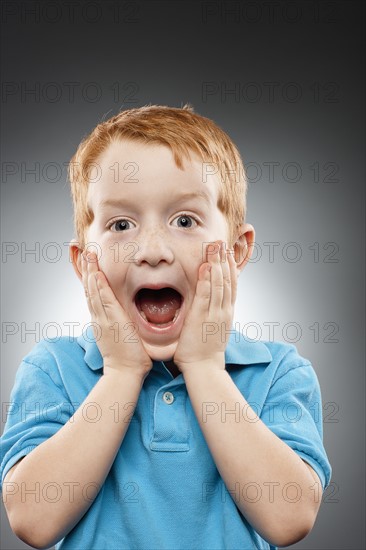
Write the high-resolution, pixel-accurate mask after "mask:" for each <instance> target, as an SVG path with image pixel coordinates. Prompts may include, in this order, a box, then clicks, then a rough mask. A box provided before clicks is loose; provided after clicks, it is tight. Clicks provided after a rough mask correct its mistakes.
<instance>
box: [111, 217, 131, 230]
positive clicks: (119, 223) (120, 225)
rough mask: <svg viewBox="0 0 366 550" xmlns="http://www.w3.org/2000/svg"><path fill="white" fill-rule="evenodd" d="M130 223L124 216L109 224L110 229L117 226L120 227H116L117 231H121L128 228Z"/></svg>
mask: <svg viewBox="0 0 366 550" xmlns="http://www.w3.org/2000/svg"><path fill="white" fill-rule="evenodd" d="M129 224H130V222H129V221H128V220H125V219H123V218H122V219H120V220H114V222H112V223H111V224H109V226H108V229H112V227H113V226H115V227H116V228H118V229H115V231H116V232H119V233H120V232H123V231H125V230H126V229H128V227H127V226H129Z"/></svg>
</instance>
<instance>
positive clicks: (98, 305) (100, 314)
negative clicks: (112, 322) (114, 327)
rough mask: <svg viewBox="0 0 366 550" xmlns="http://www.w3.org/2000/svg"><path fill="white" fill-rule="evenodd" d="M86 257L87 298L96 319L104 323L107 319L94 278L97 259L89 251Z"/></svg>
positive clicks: (96, 270)
mask: <svg viewBox="0 0 366 550" xmlns="http://www.w3.org/2000/svg"><path fill="white" fill-rule="evenodd" d="M90 254H91V256H90ZM87 258H88V260H87V263H88V289H89V299H90V302H91V305H92V308H93V311H94V315H95V319H96V321H97V322H98V323H100V324H104V323H105V322H106V321H107V320H108V319H107V316H106V313H105V310H104V307H103V303H102V300H101V297H100V293H99V288H98V286H97V280H96V278H95V275H96V273H97V272H98V267H97V261H96V258H95V256H94V255H93V254H92V253H89V256H87Z"/></svg>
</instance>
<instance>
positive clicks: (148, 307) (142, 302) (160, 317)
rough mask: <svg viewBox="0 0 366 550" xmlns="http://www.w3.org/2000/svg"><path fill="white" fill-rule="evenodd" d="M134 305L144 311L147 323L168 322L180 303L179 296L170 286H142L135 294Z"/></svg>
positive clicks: (172, 317) (171, 319)
mask: <svg viewBox="0 0 366 550" xmlns="http://www.w3.org/2000/svg"><path fill="white" fill-rule="evenodd" d="M136 305H137V307H138V308H139V309H140V310H141V311H143V312H144V313H145V315H146V319H147V320H148V321H149V323H155V324H163V323H169V322H170V321H173V319H174V315H175V312H176V311H177V309H178V308H179V307H180V305H181V296H180V294H179V293H178V292H177V291H176V290H173V289H172V288H161V289H159V290H151V289H148V288H143V289H141V290H140V291H139V292H138V294H137V298H136Z"/></svg>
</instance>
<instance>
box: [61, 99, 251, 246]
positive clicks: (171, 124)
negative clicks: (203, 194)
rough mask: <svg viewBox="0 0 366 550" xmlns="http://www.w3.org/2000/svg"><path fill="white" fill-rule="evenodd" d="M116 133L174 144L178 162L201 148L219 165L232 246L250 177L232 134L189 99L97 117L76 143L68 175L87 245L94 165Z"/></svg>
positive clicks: (80, 232) (81, 235)
mask: <svg viewBox="0 0 366 550" xmlns="http://www.w3.org/2000/svg"><path fill="white" fill-rule="evenodd" d="M117 139H130V140H132V141H138V142H140V143H141V142H142V143H146V144H149V143H161V144H162V145H167V146H168V147H170V149H171V151H172V154H173V157H174V161H175V163H176V165H177V167H178V168H180V169H183V164H182V158H183V157H185V158H188V159H189V158H190V156H189V152H190V151H193V152H194V153H196V154H198V156H199V157H200V158H201V159H202V161H203V162H207V163H212V164H214V167H213V169H215V167H216V170H219V173H220V174H221V178H220V183H221V185H220V191H219V197H218V204H217V206H218V208H219V210H220V211H221V212H222V213H223V214H224V215H225V217H226V219H227V222H228V226H229V238H230V243H229V245H230V246H233V244H234V242H235V241H236V239H237V237H238V235H239V232H238V226H239V225H241V224H242V223H244V221H245V215H246V193H247V182H246V177H245V171H244V166H243V163H242V160H241V157H240V153H239V151H238V149H237V147H236V146H235V144H234V143H233V142H232V140H231V139H230V138H229V136H228V135H227V134H226V133H225V132H224V131H223V130H222V129H221V128H219V126H217V125H216V124H215V123H214V122H213V121H212V120H211V119H209V118H206V117H203V116H201V115H198V114H197V113H195V112H194V110H193V107H192V106H191V105H189V104H186V105H184V106H183V107H182V108H174V107H167V106H161V105H146V106H143V107H138V108H134V109H127V110H125V111H121V112H120V113H119V114H117V115H115V116H113V117H111V118H110V119H108V120H106V121H104V122H101V123H99V124H98V125H97V126H96V127H95V129H94V130H93V131H92V132H91V133H90V134H89V135H87V136H86V137H85V138H84V139H83V140H82V141H81V143H80V145H79V146H78V148H77V150H76V152H75V154H74V156H73V157H72V159H71V160H70V163H69V171H68V173H69V180H70V184H71V194H72V200H73V205H74V228H75V233H76V239H77V240H78V242H79V246H80V247H81V248H82V249H83V248H84V247H85V244H86V241H85V237H86V234H87V230H88V227H89V225H90V224H91V222H92V221H93V217H94V215H93V212H92V211H91V210H90V208H89V207H88V204H87V193H88V185H89V179H90V171H91V169H92V167H93V164H95V163H96V161H97V159H98V157H99V156H100V155H101V154H102V153H103V152H104V151H105V149H106V148H107V147H108V145H110V143H112V142H113V141H115V140H117Z"/></svg>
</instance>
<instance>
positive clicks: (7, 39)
mask: <svg viewBox="0 0 366 550" xmlns="http://www.w3.org/2000/svg"><path fill="white" fill-rule="evenodd" d="M4 4H6V2H5V3H4ZM20 4H21V3H20V2H13V6H15V8H16V9H15V12H16V13H15V14H14V15H12V16H8V17H7V24H6V25H4V27H3V59H2V65H3V66H2V80H3V82H7V83H15V85H16V84H18V85H19V86H21V83H22V82H23V83H24V84H23V86H28V87H31V86H34V84H35V83H36V82H39V83H40V85H41V87H42V86H43V89H45V88H44V86H46V85H47V83H50V82H54V83H56V84H57V85H58V86H59V87H61V89H62V96H61V97H60V99H59V100H58V101H50V99H51V89H50V88H49V89H48V91H49V95H47V92H46V93H45V97H42V96H41V97H40V101H39V102H36V101H35V100H34V98H32V97H26V98H23V99H22V98H21V94H20V93H16V94H14V95H13V96H11V97H7V98H4V97H3V102H2V137H3V145H2V162H3V163H4V162H14V163H16V165H17V166H18V167H19V169H20V167H21V163H25V166H27V167H31V166H32V165H33V164H34V163H35V162H39V163H40V166H41V167H43V166H44V165H46V164H47V163H49V162H54V163H57V164H58V165H60V166H63V165H64V163H66V162H68V160H69V159H70V158H71V156H72V154H73V153H74V151H75V149H76V147H77V145H78V143H79V142H80V140H81V138H82V137H83V136H84V135H85V134H86V133H88V132H90V131H91V130H92V128H93V127H94V126H95V125H96V123H97V122H98V121H100V120H101V119H102V118H103V117H104V118H105V117H106V116H107V117H109V116H112V114H115V113H117V112H118V111H119V109H120V108H122V107H123V108H128V107H133V106H140V105H144V104H147V103H159V104H167V105H170V106H178V107H179V106H181V105H182V104H183V103H184V102H187V101H188V102H190V103H191V104H192V105H193V106H194V108H195V110H196V111H197V112H198V113H200V114H202V115H205V116H208V117H210V118H212V119H214V120H215V121H216V122H217V123H218V124H219V125H220V126H222V128H223V129H224V130H225V131H227V132H228V133H229V135H230V136H231V137H232V138H233V139H234V141H235V142H236V143H237V145H238V147H239V149H240V151H241V153H242V156H243V159H244V162H247V163H250V162H252V163H254V162H255V163H258V164H259V165H261V167H262V169H263V175H262V177H261V178H260V179H259V181H256V182H254V181H251V183H250V186H249V192H248V214H247V221H248V222H249V223H252V224H253V225H254V227H255V229H256V237H257V242H258V243H259V245H260V246H261V249H262V257H261V258H260V260H259V261H256V262H251V263H249V265H248V266H247V267H246V269H245V270H244V272H243V273H242V276H241V279H240V284H239V291H238V300H237V305H236V310H235V321H237V322H239V323H241V326H244V325H245V323H248V322H253V323H257V326H259V327H261V330H262V333H261V338H262V339H263V340H266V339H269V338H270V335H269V332H268V328H266V325H264V323H266V322H267V323H268V322H278V323H280V326H279V327H277V328H276V330H275V333H274V337H275V338H274V339H275V340H282V341H286V335H285V336H283V334H282V329H283V327H284V326H285V325H286V323H289V322H296V323H298V324H299V325H300V326H301V331H302V335H301V338H300V339H299V341H297V342H295V345H296V346H297V348H298V350H299V352H300V354H301V355H303V356H304V357H306V358H308V359H310V361H311V362H312V364H313V366H314V369H315V371H316V373H317V376H318V378H319V382H320V386H321V390H322V399H323V405H325V406H326V407H329V408H326V409H325V413H326V416H327V418H326V421H324V444H325V448H326V450H327V453H328V456H329V459H330V462H331V464H332V468H333V477H332V485H331V487H330V488H328V490H327V491H326V493H325V495H324V499H323V504H322V506H321V509H320V512H319V515H318V519H317V522H316V525H315V526H314V528H313V530H312V532H311V533H310V534H309V535H308V537H306V538H305V539H304V540H303V541H301V542H300V543H298V544H296V545H294V546H293V548H299V549H308V550H310V549H333V550H335V549H348V550H351V549H362V548H365V531H364V526H363V520H362V518H363V517H364V514H365V407H364V402H365V374H364V372H365V371H364V368H365V362H364V358H365V356H364V331H365V326H364V297H365V296H364V282H363V281H364V274H365V273H364V185H365V184H364V168H363V152H364V147H365V139H364V137H365V134H364V130H365V118H364V101H363V98H364V94H365V86H364V77H363V69H364V58H363V55H364V54H363V51H364V34H363V30H362V26H363V22H364V21H363V20H364V10H363V2H352V1H350V2H338V1H336V2H320V4H318V3H316V2H297V3H296V6H297V10H298V11H297V13H298V14H299V16H298V17H297V18H296V17H295V19H296V20H295V21H293V22H290V21H289V18H290V17H294V13H295V12H294V11H292V10H293V8H291V6H293V4H292V3H291V5H290V3H289V2H275V3H274V4H273V5H275V4H276V5H277V7H274V8H273V9H274V11H273V19H272V20H271V18H270V15H269V11H268V10H269V7H268V4H269V3H268V2H261V1H259V2H257V9H256V12H255V11H251V10H250V9H249V8H248V11H245V10H244V9H243V7H241V15H240V14H239V15H235V14H234V15H229V16H228V17H227V19H225V17H224V14H221V15H220V13H218V14H216V15H215V14H214V13H213V14H211V15H209V16H208V18H207V21H205V18H204V13H205V10H206V8H207V6H208V4H207V3H205V2H203V3H201V2H180V1H177V2H170V3H169V2H136V3H129V4H131V6H132V7H131V8H129V7H128V6H127V5H126V3H125V5H123V3H122V4H121V19H122V20H121V21H120V22H119V23H118V22H116V21H115V20H114V18H113V14H112V12H111V11H110V10H109V8H107V7H106V5H104V7H103V6H102V7H101V4H100V3H97V4H98V6H99V7H100V8H101V10H102V16H101V18H100V19H99V21H97V22H91V21H90V19H91V18H92V17H93V13H94V12H93V11H92V9H90V11H89V12H86V13H87V15H86V16H84V17H82V16H80V11H81V10H80V8H79V9H75V20H74V22H72V21H70V20H69V16H68V13H67V9H66V6H65V5H64V4H62V3H61V2H54V3H52V4H54V5H57V6H59V8H60V9H61V17H60V18H59V20H58V21H55V22H54V23H52V22H50V20H49V19H50V18H51V17H54V15H53V14H54V13H55V12H52V11H51V10H50V11H49V14H48V16H47V15H46V16H43V17H42V14H41V18H40V21H39V22H34V17H33V16H31V15H28V16H26V18H25V21H24V18H23V19H22V17H21V13H20V11H21V8H20ZM28 4H33V2H28ZM38 4H44V3H42V2H39V3H38ZM107 4H109V3H107ZM229 4H230V5H231V6H234V8H235V6H236V5H238V4H239V3H238V2H229V3H228V5H229ZM240 4H241V6H243V5H244V4H247V7H248V6H249V4H248V3H246V2H241V3H240ZM250 4H253V3H250ZM221 5H222V4H221V3H217V2H211V3H210V6H211V7H212V9H213V10H214V9H215V7H216V6H219V7H220V6H221ZM134 6H137V9H136V11H135V10H134ZM317 7H318V8H319V21H316V16H315V9H316V8H317ZM253 9H254V8H253ZM286 10H288V11H286ZM128 13H129V14H130V16H129V17H127V16H128ZM260 13H262V15H261V16H259V15H258V14H260ZM133 18H134V19H135V21H131V19H133ZM126 19H130V21H127V20H126ZM253 19H257V20H256V21H255V20H254V21H253ZM65 82H78V83H80V85H79V86H78V87H77V88H76V92H75V101H74V102H72V101H70V100H69V97H68V94H67V93H66V92H67V89H66V87H65V86H64V83H65ZM91 82H95V83H97V85H98V86H99V87H100V90H101V92H102V94H101V97H100V99H99V100H98V101H90V100H89V101H88V100H87V99H85V97H83V96H82V95H81V93H80V88H81V87H82V86H85V85H87V84H88V83H91ZM116 82H118V83H119V86H120V90H121V94H120V97H119V98H115V97H114V95H113V92H112V90H111V87H112V85H113V84H114V83H116ZM129 82H133V83H135V84H134V87H135V90H136V93H135V94H134V95H133V97H132V99H135V100H136V102H135V103H131V102H129V101H128V98H126V97H125V95H126V92H128V91H131V90H132V88H131V87H130V88H124V89H123V86H126V85H127V83H129ZM204 82H216V83H218V85H219V86H227V87H229V88H230V87H232V86H233V85H234V83H235V82H237V83H240V84H241V85H242V86H243V87H245V85H247V84H248V83H250V82H251V83H256V86H257V87H259V88H260V89H261V90H262V92H263V95H262V98H261V99H260V100H259V101H252V102H251V101H250V100H248V97H241V98H239V101H235V98H233V96H230V95H229V96H227V97H225V96H223V97H220V94H216V95H212V96H209V97H208V98H207V100H206V101H205V100H204V99H205V98H203V96H202V86H203V83H204ZM266 82H277V83H278V86H277V87H276V91H275V95H274V100H273V101H269V100H268V88H266V87H265V85H264V83H266ZM289 82H292V83H296V84H297V86H298V87H299V88H300V89H301V92H302V97H301V99H299V100H298V101H293V102H291V101H286V96H285V98H284V97H283V96H282V94H281V91H282V90H289V91H291V90H290V89H289V88H288V87H287V86H288V83H289ZM314 82H318V83H319V85H320V96H319V101H315V99H314V92H313V91H312V89H311V88H312V86H313V85H314ZM329 82H331V83H335V86H336V88H335V89H336V94H335V95H334V96H330V95H329V91H330V88H326V86H329V85H328V84H327V83H329ZM332 86H333V87H334V84H333V85H332ZM253 89H254V88H253ZM253 89H252V91H253ZM248 90H249V89H248ZM89 91H90V93H92V89H91V88H90V90H89ZM249 91H250V90H249ZM292 91H293V89H292ZM332 98H333V99H335V101H330V99H332ZM130 99H131V97H130ZM249 99H250V98H249ZM265 162H278V163H280V166H279V168H277V171H276V172H275V180H274V181H273V182H270V181H269V178H268V174H267V173H266V172H265V171H264V168H265V165H264V164H263V163H265ZM288 162H296V163H298V164H299V165H300V166H301V170H302V175H301V178H300V179H299V181H298V182H289V181H286V178H284V177H283V176H282V173H281V170H282V167H283V166H284V165H285V164H286V163H288ZM316 162H318V163H319V166H320V181H319V182H316V181H314V176H313V172H312V170H311V169H310V168H309V167H310V166H311V165H313V164H314V163H316ZM328 162H332V163H336V164H337V165H338V173H337V174H336V179H338V181H335V182H327V181H324V177H325V175H326V174H329V173H330V169H329V165H328V168H327V167H325V164H326V163H328ZM53 175H54V172H52V170H50V173H49V176H47V177H42V176H41V178H40V181H39V182H35V178H34V176H32V175H29V176H28V177H26V178H23V179H24V181H22V178H21V177H20V175H19V174H16V175H14V176H9V177H7V178H5V177H4V176H3V178H2V241H3V242H14V243H18V244H19V246H21V245H20V243H22V242H23V243H25V245H26V246H27V247H28V248H34V243H36V242H38V243H40V244H39V246H40V248H41V250H42V249H43V247H44V246H45V245H46V244H47V243H49V242H56V243H59V246H60V249H62V254H61V256H60V258H59V259H58V261H55V262H52V261H51V260H48V261H47V258H46V259H45V258H44V257H42V255H41V256H40V259H39V260H40V261H39V262H36V261H35V260H34V257H32V256H28V257H26V258H25V259H24V258H23V260H22V258H21V255H20V254H15V255H13V256H11V257H9V258H7V260H6V261H3V263H2V272H3V277H2V323H3V325H2V326H3V332H4V323H9V322H13V323H17V325H18V326H19V327H20V324H21V323H22V322H23V323H25V325H24V326H26V327H32V326H34V325H35V323H37V322H39V323H40V327H41V328H42V327H44V326H45V325H46V324H47V323H50V322H56V323H58V324H59V325H60V327H61V329H62V333H63V334H68V332H67V331H68V329H67V326H66V325H65V323H66V322H68V321H79V322H80V326H82V325H83V324H84V323H85V322H87V320H88V314H87V309H86V305H85V304H84V295H83V291H82V287H81V284H80V283H79V281H78V280H77V278H76V276H75V275H74V272H73V269H72V266H71V264H70V263H69V260H68V254H67V248H66V247H65V246H63V245H62V243H65V242H67V241H69V240H70V239H71V238H72V237H73V227H72V206H71V199H70V194H69V188H68V184H67V180H66V171H65V170H63V172H62V175H60V177H59V178H57V181H56V182H54V183H52V182H50V181H49V180H50V179H51V178H52V177H53ZM249 175H250V176H251V178H252V179H253V177H254V176H253V172H249ZM290 177H292V174H290ZM287 179H288V178H287ZM264 242H277V243H280V245H279V246H278V247H277V248H276V250H275V256H274V261H270V258H269V255H268V247H266V246H265V245H263V243H264ZM289 242H296V243H298V246H299V247H300V249H301V252H302V257H301V259H300V260H299V261H298V262H290V261H285V259H284V258H283V256H282V254H281V251H282V250H283V247H284V246H285V245H286V243H289ZM316 242H317V243H319V247H320V258H319V261H318V262H316V261H314V254H313V252H312V251H311V250H309V248H308V247H309V246H312V245H313V243H316ZM329 242H332V243H336V244H337V245H338V246H339V250H338V252H337V253H336V254H335V256H334V258H335V259H337V260H338V261H336V262H327V261H325V260H326V256H327V254H328V253H329V252H331V249H328V250H326V249H324V248H323V247H324V246H325V245H326V243H329ZM289 252H290V253H292V254H293V252H294V249H291V250H289ZM49 254H50V257H51V254H53V251H52V250H51V249H49ZM327 322H330V323H335V324H336V325H337V326H338V327H339V331H338V333H337V334H336V335H333V339H336V340H338V342H329V341H327V338H326V337H327V335H328V337H329V335H331V328H329V327H328V328H327V327H325V328H324V325H325V324H326V323H327ZM314 323H319V327H320V333H319V341H318V342H317V341H315V338H314V333H313V331H312V330H311V329H310V328H309V327H310V326H311V325H313V324H314ZM79 332H80V330H76V333H79ZM55 334H56V333H55V332H54V331H52V330H51V329H50V331H49V332H48V336H53V335H55ZM247 334H248V336H251V337H257V335H256V334H255V333H254V332H252V331H249V332H247ZM288 335H289V338H294V336H293V335H294V332H291V331H289V333H288ZM35 338H36V337H35V336H32V335H28V336H26V337H25V338H23V339H22V338H21V334H20V332H19V333H17V334H15V335H14V336H11V337H9V338H8V339H7V341H6V343H3V346H2V356H1V399H2V402H3V403H4V402H7V401H8V399H9V394H10V391H11V388H12V386H13V383H14V376H15V372H16V370H17V368H18V365H19V363H20V361H21V359H22V357H23V356H24V355H25V354H26V353H27V352H28V351H29V350H30V349H31V348H32V347H33V346H34V344H35V341H36V340H35ZM287 341H288V339H287ZM332 404H333V405H332ZM332 411H335V412H334V414H333V415H331V413H332ZM2 420H3V422H5V418H3V419H2ZM331 420H333V422H332V421H331ZM334 420H335V421H334ZM1 506H2V514H1V548H2V549H17V548H24V547H26V548H28V546H26V545H25V544H23V543H22V542H21V541H20V540H19V539H17V538H16V537H15V535H14V534H13V533H12V532H11V530H10V527H9V524H8V519H7V516H6V514H5V511H4V506H3V504H1Z"/></svg>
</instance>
